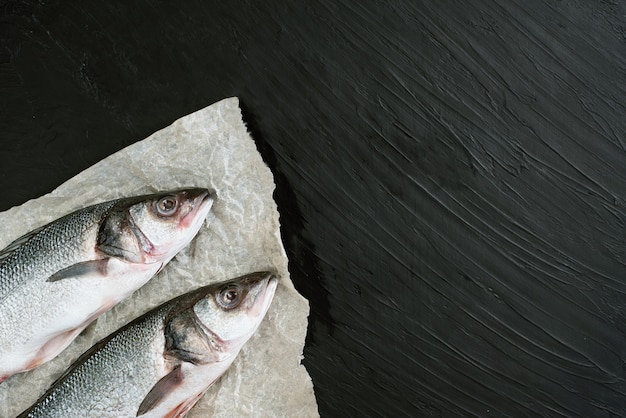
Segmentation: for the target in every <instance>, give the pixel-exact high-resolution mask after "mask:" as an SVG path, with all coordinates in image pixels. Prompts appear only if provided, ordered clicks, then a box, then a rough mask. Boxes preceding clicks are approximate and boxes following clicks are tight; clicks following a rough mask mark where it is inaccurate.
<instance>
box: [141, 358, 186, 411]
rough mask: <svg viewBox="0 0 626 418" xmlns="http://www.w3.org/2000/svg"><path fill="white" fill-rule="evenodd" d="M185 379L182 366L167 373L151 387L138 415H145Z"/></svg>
mask: <svg viewBox="0 0 626 418" xmlns="http://www.w3.org/2000/svg"><path fill="white" fill-rule="evenodd" d="M182 381H183V371H182V370H181V368H180V366H176V367H174V370H172V371H171V372H169V373H168V374H166V375H165V376H163V377H162V378H161V380H159V381H158V382H156V384H155V385H154V386H153V387H152V389H150V392H148V394H147V395H146V397H145V398H143V401H141V405H139V409H138V410H137V415H136V416H138V417H139V416H141V415H144V414H145V413H147V412H149V411H150V410H152V409H154V408H155V407H156V406H157V405H158V404H159V403H160V402H161V401H162V400H163V398H165V397H166V396H167V395H168V394H169V393H170V392H172V391H173V390H174V389H175V388H176V387H178V386H179V385H180V384H181V383H182Z"/></svg>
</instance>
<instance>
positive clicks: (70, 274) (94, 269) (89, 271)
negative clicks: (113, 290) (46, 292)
mask: <svg viewBox="0 0 626 418" xmlns="http://www.w3.org/2000/svg"><path fill="white" fill-rule="evenodd" d="M108 262H109V259H108V258H103V259H100V260H90V261H83V262H81V263H76V264H73V265H71V266H69V267H65V268H64V269H61V270H59V271H57V272H56V273H54V274H53V275H52V276H50V277H48V279H47V280H46V281H47V282H56V281H59V280H63V279H70V278H72V279H80V278H81V277H87V276H89V275H94V274H96V275H99V276H104V275H106V272H107V264H108Z"/></svg>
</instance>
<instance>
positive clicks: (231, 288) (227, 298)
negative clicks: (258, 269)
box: [216, 284, 242, 310]
mask: <svg viewBox="0 0 626 418" xmlns="http://www.w3.org/2000/svg"><path fill="white" fill-rule="evenodd" d="M241 296H242V291H241V288H240V287H239V286H237V285H236V284H229V285H226V286H225V287H223V288H222V289H220V291H219V292H218V294H217V297H216V300H217V304H218V305H220V307H221V308H222V309H226V310H228V309H233V308H236V307H237V306H238V305H239V303H241Z"/></svg>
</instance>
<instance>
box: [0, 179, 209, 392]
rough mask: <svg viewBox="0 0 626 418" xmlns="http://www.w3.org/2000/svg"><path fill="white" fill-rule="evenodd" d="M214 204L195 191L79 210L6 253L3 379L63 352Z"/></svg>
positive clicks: (154, 268) (0, 331)
mask: <svg viewBox="0 0 626 418" xmlns="http://www.w3.org/2000/svg"><path fill="white" fill-rule="evenodd" d="M212 204H213V198H212V197H211V195H210V193H209V191H208V190H207V189H200V188H191V189H184V190H176V191H170V192H164V193H157V194H151V195H145V196H136V197H130V198H123V199H118V200H113V201H109V202H104V203H100V204H96V205H93V206H89V207H86V208H83V209H80V210H77V211H75V212H73V213H71V214H69V215H66V216H64V217H62V218H60V219H57V220H56V221H53V222H51V223H49V224H47V225H45V226H43V227H41V228H38V229H37V230H35V231H32V232H31V233H29V234H27V235H24V236H23V237H21V238H19V239H17V240H16V241H14V242H13V243H12V244H10V245H9V246H8V247H7V248H5V249H4V250H3V251H2V252H0V382H2V381H4V380H6V379H7V378H8V377H9V376H11V375H13V374H15V373H19V372H23V371H26V370H30V369H33V368H35V367H37V366H39V365H41V364H42V363H44V362H46V361H48V360H50V359H52V358H53V357H55V356H56V355H58V354H59V353H60V352H61V351H62V350H63V349H64V348H65V347H67V346H68V345H69V344H70V343H71V342H72V341H73V340H74V338H75V337H76V336H77V335H78V334H79V333H80V332H81V331H82V330H83V329H84V328H85V327H86V326H87V325H88V324H89V323H90V322H91V321H93V320H94V319H95V318H97V317H98V316H99V315H100V314H102V313H104V312H106V311H108V310H109V309H111V308H112V307H113V306H114V305H116V304H117V303H118V302H120V301H121V300H122V299H124V298H126V297H127V296H129V295H130V294H131V293H132V292H134V291H135V290H137V289H138V288H139V287H141V286H142V285H143V284H145V283H146V282H147V281H148V280H149V279H150V278H151V277H152V276H154V275H155V274H156V273H157V272H158V271H159V270H160V269H161V268H162V267H163V266H164V265H165V264H166V263H167V262H168V261H170V260H171V259H172V258H173V257H174V256H175V255H176V253H178V252H179V251H180V250H181V249H182V248H183V247H185V246H186V245H187V244H188V243H189V242H190V241H191V239H192V238H193V237H194V236H195V235H196V234H197V232H198V231H199V229H200V227H201V226H202V224H203V223H204V220H205V218H206V216H207V214H208V212H209V210H210V208H211V206H212Z"/></svg>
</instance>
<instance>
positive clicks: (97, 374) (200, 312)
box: [18, 272, 277, 418]
mask: <svg viewBox="0 0 626 418" xmlns="http://www.w3.org/2000/svg"><path fill="white" fill-rule="evenodd" d="M276 286H277V278H276V277H275V276H274V275H273V274H272V273H269V272H258V273H253V274H249V275H247V276H243V277H240V278H237V279H234V280H231V281H229V282H227V283H225V284H224V283H222V284H215V285H211V286H206V287H203V288H200V289H197V290H195V291H192V292H190V293H187V294H185V295H183V296H180V297H178V298H176V299H174V300H171V301H169V302H166V303H165V304H163V305H161V306H159V307H157V308H155V309H153V310H152V311H150V312H148V313H147V314H145V315H143V316H142V317H140V318H137V319H136V320H134V321H132V322H131V323H129V324H128V325H126V326H125V327H123V328H121V329H120V330H118V331H117V332H115V333H114V334H111V335H110V336H108V337H107V338H105V339H104V340H102V341H100V342H99V343H97V344H96V345H94V346H93V347H92V348H91V349H90V350H88V351H87V352H86V353H85V354H83V356H81V357H80V358H79V359H78V360H77V361H76V362H75V363H74V364H73V365H72V366H71V367H70V368H69V369H68V371H66V372H65V374H64V375H63V376H61V377H60V378H59V379H58V380H57V381H56V382H55V383H54V384H53V385H52V386H51V388H50V389H49V390H48V391H47V392H46V393H45V394H44V395H43V396H42V397H41V398H40V399H39V400H38V401H37V402H36V403H35V404H34V405H33V406H31V408H29V409H28V410H26V411H24V412H23V413H22V414H21V415H19V417H18V418H26V417H28V418H43V417H46V418H61V417H62V418H72V417H81V418H83V417H98V418H107V417H115V418H119V417H142V418H156V417H184V416H185V415H186V414H187V413H188V412H189V410H190V409H191V408H192V407H193V405H194V404H195V403H196V402H197V400H198V399H200V397H201V396H202V395H203V394H204V392H205V391H206V390H207V389H208V388H209V387H210V386H211V385H212V384H213V383H214V382H215V381H216V380H218V379H219V377H220V376H221V375H222V374H223V373H224V372H225V371H226V370H227V369H228V367H229V366H230V364H231V363H232V362H233V360H234V359H235V358H236V356H237V354H238V353H239V351H240V349H241V348H242V346H243V345H244V344H245V343H246V341H247V340H248V339H249V338H250V337H251V336H252V335H253V334H254V332H255V331H256V329H257V328H258V326H259V324H260V323H261V321H262V319H263V317H264V316H265V313H266V312H267V310H268V308H269V305H270V303H271V301H272V298H273V296H274V292H275V290H276ZM235 293H236V294H237V295H236V296H235V297H234V298H229V297H228V296H229V295H231V296H233V295H234V294H235ZM229 300H232V301H233V304H232V306H230V307H229V306H226V305H227V304H228V302H229Z"/></svg>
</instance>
